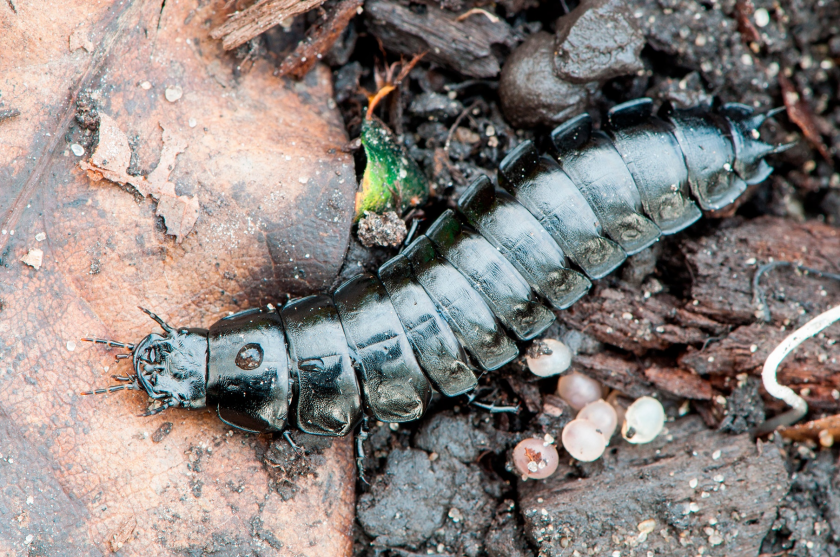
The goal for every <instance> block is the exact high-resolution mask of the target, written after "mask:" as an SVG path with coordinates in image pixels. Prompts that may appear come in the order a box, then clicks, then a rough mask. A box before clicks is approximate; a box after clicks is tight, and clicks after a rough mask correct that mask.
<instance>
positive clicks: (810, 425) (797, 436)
mask: <svg viewBox="0 0 840 557" xmlns="http://www.w3.org/2000/svg"><path fill="white" fill-rule="evenodd" d="M779 435H781V436H782V437H784V438H785V439H790V440H791V441H808V440H810V441H819V442H820V444H823V445H828V446H830V445H833V444H834V442H835V440H840V414H837V415H834V416H827V417H825V418H820V419H818V420H812V421H810V422H806V423H804V424H798V425H794V426H790V427H783V428H780V429H779ZM829 435H830V436H831V437H830V439H829V438H828V437H827V436H829Z"/></svg>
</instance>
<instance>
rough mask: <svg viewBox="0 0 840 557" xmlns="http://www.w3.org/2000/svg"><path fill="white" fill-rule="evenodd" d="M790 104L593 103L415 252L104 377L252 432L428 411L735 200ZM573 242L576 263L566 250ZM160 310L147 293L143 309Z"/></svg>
mask: <svg viewBox="0 0 840 557" xmlns="http://www.w3.org/2000/svg"><path fill="white" fill-rule="evenodd" d="M775 112H776V111H775V110H774V111H770V112H767V113H763V114H758V113H754V112H753V110H752V109H751V108H750V107H747V106H745V105H741V104H726V105H723V106H722V107H721V108H719V109H718V110H715V111H711V110H706V109H692V110H678V109H674V108H672V107H670V106H666V107H664V108H663V110H661V111H660V112H659V115H658V116H657V115H654V113H653V102H652V101H651V100H650V99H647V98H643V99H637V100H634V101H630V102H627V103H624V104H621V105H618V106H616V107H614V108H613V109H612V110H611V111H610V112H609V114H608V119H607V125H606V126H605V129H604V130H603V131H596V130H594V129H593V127H592V121H591V119H590V117H589V115H588V114H582V115H580V116H578V117H576V118H574V119H572V120H570V121H568V122H566V123H565V124H563V125H561V126H559V127H558V128H557V129H555V130H554V131H553V132H552V134H551V139H552V143H553V149H552V153H551V155H540V154H539V153H538V152H537V150H536V148H535V147H534V145H533V144H532V143H531V142H530V141H526V142H524V143H522V144H520V145H519V146H518V147H517V148H516V149H514V150H513V151H512V152H511V153H510V154H508V155H507V157H505V159H504V160H503V161H502V163H501V165H500V168H499V173H498V182H499V185H500V186H501V188H502V189H501V190H497V189H496V188H495V187H494V186H493V185H492V184H491V182H490V181H489V180H488V179H487V178H486V177H481V178H479V179H477V180H475V182H474V183H473V184H472V185H471V186H470V187H469V189H468V190H467V191H466V192H465V193H464V194H463V195H462V196H461V198H460V199H459V201H458V214H456V213H455V212H454V211H451V210H448V211H446V212H445V213H444V214H443V215H442V216H441V217H440V218H438V219H437V220H436V221H435V222H434V223H433V224H432V225H431V226H430V227H429V229H428V230H427V231H426V233H425V234H423V235H421V236H420V237H419V238H417V239H416V240H415V241H414V242H413V243H412V244H411V245H410V246H408V247H407V248H406V249H405V250H404V251H403V253H401V254H400V255H397V256H396V257H394V258H392V259H391V260H389V261H388V262H386V263H385V264H384V265H383V266H382V267H380V269H379V271H378V273H377V275H378V276H368V275H360V276H357V277H355V278H353V279H350V280H349V281H347V282H345V283H344V284H343V285H341V286H340V287H339V288H338V289H337V290H336V291H335V292H333V293H332V295H314V296H309V297H306V298H302V299H296V300H292V301H290V302H288V303H287V304H286V305H285V306H283V307H282V308H280V309H275V308H273V307H270V306H269V307H266V308H260V309H252V310H247V311H244V312H241V313H238V314H236V315H232V316H230V317H226V318H224V319H222V320H220V321H218V322H217V323H215V324H213V325H211V326H210V328H209V330H208V329H189V328H174V327H171V326H169V325H167V324H166V323H165V322H164V321H163V320H162V319H160V318H159V317H157V316H156V315H154V314H152V313H151V312H148V311H147V313H148V314H149V315H150V316H151V317H152V319H154V320H155V321H157V323H158V324H159V325H160V326H161V327H162V328H163V330H164V334H163V335H160V334H151V335H149V336H147V337H146V338H144V339H143V340H142V341H140V342H139V343H138V344H136V345H134V344H125V343H119V342H116V341H108V340H101V339H87V340H92V341H94V342H99V343H103V344H108V345H109V346H113V347H121V348H125V349H127V350H130V351H131V355H130V356H128V355H126V356H125V357H131V359H132V364H133V369H134V374H133V375H130V376H126V377H120V378H118V379H120V380H121V381H122V383H121V384H119V385H115V386H113V387H110V388H107V389H98V390H96V391H92V393H104V392H113V391H117V390H123V389H137V390H139V389H143V390H145V391H146V392H147V393H148V395H149V396H150V397H151V398H153V399H157V400H159V401H160V406H158V407H157V408H155V409H154V410H150V411H149V412H148V413H147V414H155V413H158V412H161V411H163V410H165V409H167V408H171V407H178V406H180V407H184V408H205V407H209V408H214V409H215V410H216V412H217V414H218V416H219V418H220V419H222V420H223V421H224V422H225V423H227V424H229V425H231V426H234V427H237V428H240V429H244V430H247V431H254V432H266V431H283V430H284V429H286V428H287V426H291V425H294V426H296V427H297V428H298V429H300V430H302V431H304V432H307V433H311V434H316V435H331V436H343V435H347V434H348V433H350V432H351V431H353V429H354V428H355V427H356V425H357V424H358V423H359V422H360V420H361V419H362V417H363V414H364V413H365V409H366V410H367V412H369V413H370V414H371V415H372V416H373V417H374V418H376V419H377V420H381V421H383V422H405V421H410V420H416V419H418V418H420V417H421V416H422V415H423V413H424V412H425V410H426V408H427V406H428V403H429V400H430V397H431V394H432V388H433V387H434V388H435V389H437V390H438V391H440V392H441V393H443V394H444V395H447V396H456V395H459V394H463V393H466V392H469V391H470V390H472V389H473V388H474V387H475V386H476V376H475V373H474V371H473V370H474V369H476V368H480V369H484V370H493V369H497V368H499V367H500V366H502V365H504V364H505V363H507V362H509V361H511V360H512V359H514V358H515V357H516V356H517V355H518V353H519V352H518V348H517V344H516V341H517V340H518V341H524V340H529V339H532V338H534V337H536V336H537V335H539V334H540V333H541V332H543V331H544V330H545V329H546V328H547V327H548V326H549V325H551V323H552V322H553V321H554V318H555V316H554V313H553V312H552V308H553V309H555V310H562V309H565V308H567V307H569V306H570V305H572V304H573V303H574V302H575V301H576V300H578V299H579V298H580V297H581V296H583V295H584V294H585V293H586V292H587V291H588V289H589V287H590V285H591V283H590V279H598V278H601V277H604V276H605V275H607V274H609V273H610V272H612V271H613V270H615V269H616V268H617V267H618V266H619V265H621V263H622V262H623V261H624V260H625V258H626V257H627V256H628V255H632V254H635V253H638V252H639V251H641V250H643V249H645V248H646V247H648V246H650V245H651V244H653V243H654V242H656V241H657V239H658V238H659V236H660V235H661V234H674V233H676V232H678V231H680V230H682V229H684V228H685V227H687V226H689V225H691V224H692V223H694V222H695V221H696V220H697V219H699V218H700V217H701V215H702V213H701V209H703V210H716V209H720V208H722V207H725V206H726V205H729V204H730V203H732V202H733V201H734V200H735V199H736V198H737V197H738V196H739V195H741V194H742V193H743V192H744V191H745V190H746V188H747V186H748V185H750V184H757V183H759V182H761V181H763V180H764V179H766V178H767V177H768V176H769V175H770V173H771V172H772V168H771V167H770V166H769V165H768V164H767V163H766V162H765V161H764V157H765V156H767V155H769V154H771V153H776V152H780V151H782V150H784V149H786V148H787V147H789V145H778V146H774V145H769V144H767V143H765V142H763V141H761V139H760V137H759V133H758V128H759V126H760V125H761V124H762V123H763V122H764V120H765V119H766V118H768V117H769V116H771V115H772V114H774V113H775ZM567 259H568V260H571V261H572V262H573V263H574V267H573V266H570V265H569V264H568V262H567ZM144 311H145V310H144Z"/></svg>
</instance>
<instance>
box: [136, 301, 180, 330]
mask: <svg viewBox="0 0 840 557" xmlns="http://www.w3.org/2000/svg"><path fill="white" fill-rule="evenodd" d="M137 309H139V310H140V311H142V312H143V313H145V314H146V315H148V316H149V317H151V318H152V319H153V320H154V322H155V323H157V324H158V325H160V328H161V329H163V330H164V331H166V334H167V335H169V336H172V335H174V334H175V328H174V327H172V326H171V325H168V324H167V323H166V321H164V320H163V319H161V318H160V317H158V316H157V315H155V314H154V313H152V312H151V311H149V310H147V309H146V308H144V307H140V306H137Z"/></svg>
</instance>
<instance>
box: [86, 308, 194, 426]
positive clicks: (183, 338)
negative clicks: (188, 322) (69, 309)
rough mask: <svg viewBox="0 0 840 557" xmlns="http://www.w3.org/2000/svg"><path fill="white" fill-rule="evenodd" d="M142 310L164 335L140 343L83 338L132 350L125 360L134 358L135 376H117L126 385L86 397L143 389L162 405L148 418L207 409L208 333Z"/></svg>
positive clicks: (96, 391) (152, 408) (151, 410)
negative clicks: (170, 411) (178, 410)
mask: <svg viewBox="0 0 840 557" xmlns="http://www.w3.org/2000/svg"><path fill="white" fill-rule="evenodd" d="M140 309H141V310H142V311H143V312H145V313H146V314H147V315H148V316H149V317H151V318H152V319H154V320H155V321H156V322H157V323H158V324H159V325H160V326H161V328H162V329H163V331H164V334H163V335H160V334H157V333H152V334H150V335H148V336H147V337H146V338H144V339H143V340H141V341H140V342H138V343H137V344H125V343H120V342H115V341H109V340H101V339H95V338H94V339H83V340H87V341H91V342H96V343H100V344H106V345H108V346H111V347H118V348H127V349H129V350H131V355H130V356H128V355H125V356H124V357H130V358H131V362H132V367H133V369H134V374H133V375H128V376H122V377H120V376H114V379H117V380H118V381H121V382H122V384H120V385H115V386H113V387H109V388H105V389H96V390H94V391H90V392H86V393H82V394H103V393H108V392H114V391H119V390H140V389H143V390H145V391H146V393H147V394H148V395H149V397H151V398H153V399H155V400H156V401H158V402H159V403H160V404H159V405H157V406H153V407H151V408H150V409H149V410H148V411H147V412H146V414H145V415H147V416H151V415H153V414H157V413H159V412H163V411H164V410H166V409H167V408H173V407H182V408H204V407H205V405H206V386H207V357H208V341H207V335H208V333H207V330H206V329H186V328H175V327H172V326H170V325H168V324H167V323H166V322H164V321H163V320H162V319H161V318H160V317H158V316H157V315H155V314H154V313H152V312H150V311H149V310H146V309H143V308H140ZM117 358H120V356H117ZM120 359H122V358H120Z"/></svg>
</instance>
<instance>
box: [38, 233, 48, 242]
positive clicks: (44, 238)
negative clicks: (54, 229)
mask: <svg viewBox="0 0 840 557" xmlns="http://www.w3.org/2000/svg"><path fill="white" fill-rule="evenodd" d="M35 239H36V240H38V241H39V242H43V241H44V240H46V239H47V235H46V234H44V233H43V232H38V233H37V234H35Z"/></svg>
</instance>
